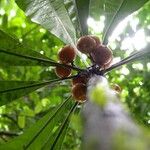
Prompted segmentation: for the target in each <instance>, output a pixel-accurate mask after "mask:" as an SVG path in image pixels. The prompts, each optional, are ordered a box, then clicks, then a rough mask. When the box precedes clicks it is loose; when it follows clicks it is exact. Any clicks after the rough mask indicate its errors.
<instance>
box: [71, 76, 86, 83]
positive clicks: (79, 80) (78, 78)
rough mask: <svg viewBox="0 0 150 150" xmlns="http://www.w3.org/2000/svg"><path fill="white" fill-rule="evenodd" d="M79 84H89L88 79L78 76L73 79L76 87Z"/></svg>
mask: <svg viewBox="0 0 150 150" xmlns="http://www.w3.org/2000/svg"><path fill="white" fill-rule="evenodd" d="M77 83H82V84H86V83H87V77H86V76H81V75H80V76H77V77H75V78H73V79H72V84H73V85H75V84H77Z"/></svg>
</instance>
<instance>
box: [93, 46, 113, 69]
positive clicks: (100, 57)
mask: <svg viewBox="0 0 150 150" xmlns="http://www.w3.org/2000/svg"><path fill="white" fill-rule="evenodd" d="M90 55H91V57H92V60H93V61H94V62H95V63H96V64H97V65H99V66H100V67H104V66H105V65H107V64H109V62H111V61H112V58H113V55H112V51H111V50H110V49H109V48H108V47H106V46H104V45H99V46H97V47H96V48H95V49H94V50H93V51H92V53H90Z"/></svg>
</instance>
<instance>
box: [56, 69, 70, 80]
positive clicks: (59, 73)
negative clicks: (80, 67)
mask: <svg viewBox="0 0 150 150" xmlns="http://www.w3.org/2000/svg"><path fill="white" fill-rule="evenodd" d="M55 73H56V75H57V76H58V77H60V78H65V77H69V76H70V75H71V68H65V67H62V66H56V68H55Z"/></svg>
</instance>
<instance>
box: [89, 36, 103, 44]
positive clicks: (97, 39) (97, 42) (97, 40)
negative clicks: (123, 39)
mask: <svg viewBox="0 0 150 150" xmlns="http://www.w3.org/2000/svg"><path fill="white" fill-rule="evenodd" d="M90 36H91V38H93V39H94V40H95V42H96V46H98V45H101V41H100V39H99V38H98V37H97V36H94V35H90Z"/></svg>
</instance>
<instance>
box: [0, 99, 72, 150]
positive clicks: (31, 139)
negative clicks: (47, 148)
mask: <svg viewBox="0 0 150 150" xmlns="http://www.w3.org/2000/svg"><path fill="white" fill-rule="evenodd" d="M72 105H73V103H72V101H71V100H70V98H68V99H67V100H66V101H64V102H63V104H61V105H60V106H59V107H57V108H56V109H54V110H53V111H48V113H47V114H46V115H45V116H44V117H43V118H41V119H40V120H39V121H38V122H37V123H35V124H34V125H33V126H32V127H30V128H29V129H27V130H26V131H25V132H24V134H23V135H21V136H19V137H17V138H15V139H13V140H12V141H10V142H8V143H7V144H3V145H1V146H0V149H11V150H18V149H19V150H23V149H29V150H34V149H36V150H41V148H42V147H43V145H44V144H45V141H47V139H48V138H49V137H50V136H51V135H52V134H53V133H54V131H55V127H57V126H58V124H59V123H60V122H62V120H63V119H64V117H65V114H66V113H67V112H68V111H69V110H70V109H71V108H72Z"/></svg>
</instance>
